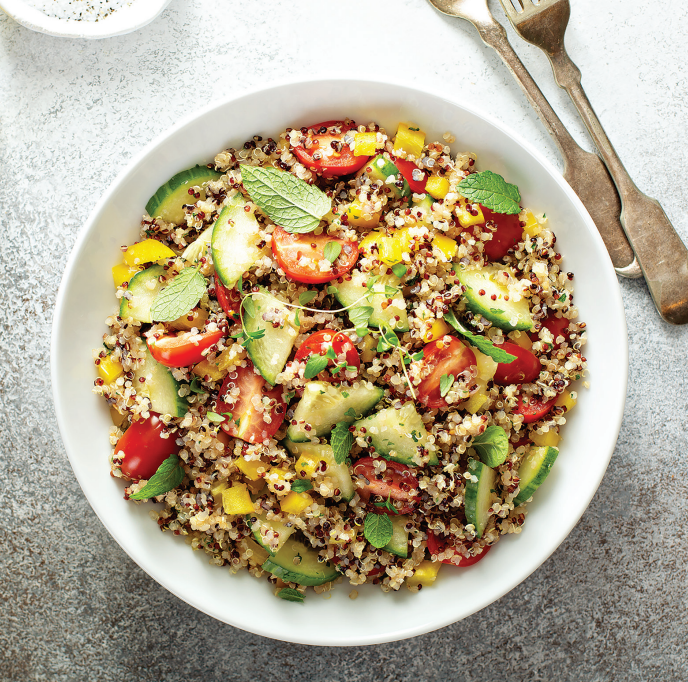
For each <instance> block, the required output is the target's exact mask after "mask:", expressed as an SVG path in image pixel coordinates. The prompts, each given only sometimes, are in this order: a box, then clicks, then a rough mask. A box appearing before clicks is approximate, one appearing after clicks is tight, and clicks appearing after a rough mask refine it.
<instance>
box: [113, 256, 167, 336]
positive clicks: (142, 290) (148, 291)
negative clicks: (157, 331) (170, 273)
mask: <svg viewBox="0 0 688 682" xmlns="http://www.w3.org/2000/svg"><path fill="white" fill-rule="evenodd" d="M164 274H165V269H164V268H163V267H162V265H151V267H149V268H146V269H145V270H142V271H141V272H137V273H136V274H135V275H134V276H133V277H132V278H131V280H129V286H128V287H127V291H128V292H129V293H130V294H131V295H132V298H131V299H127V298H124V296H123V297H122V300H121V302H120V304H119V316H120V317H121V318H122V319H123V320H125V319H127V318H129V317H130V318H132V319H133V320H134V321H135V322H148V323H150V322H152V321H153V318H152V317H151V312H150V309H151V306H152V305H153V301H154V300H155V297H156V296H157V295H158V292H159V291H160V289H162V287H163V284H161V282H160V276H161V275H164Z"/></svg>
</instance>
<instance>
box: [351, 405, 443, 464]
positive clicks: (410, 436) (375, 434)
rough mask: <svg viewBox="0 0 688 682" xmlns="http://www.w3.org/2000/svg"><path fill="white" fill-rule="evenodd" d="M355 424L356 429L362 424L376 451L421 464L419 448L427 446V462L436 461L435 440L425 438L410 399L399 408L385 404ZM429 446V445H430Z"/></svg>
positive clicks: (407, 462)
mask: <svg viewBox="0 0 688 682" xmlns="http://www.w3.org/2000/svg"><path fill="white" fill-rule="evenodd" d="M354 426H355V427H356V430H357V431H358V430H360V429H361V427H364V428H365V430H366V433H365V435H366V436H369V437H370V439H371V444H372V446H373V447H374V448H375V450H376V452H378V453H379V454H381V455H384V456H385V457H389V458H390V459H393V460H394V461H395V462H401V463H402V464H406V465H408V466H412V467H414V466H421V465H422V464H424V462H423V461H422V460H421V455H420V448H421V447H424V448H427V449H428V450H430V453H429V455H430V458H429V460H428V461H427V464H430V465H432V466H434V465H436V464H439V460H438V459H437V453H436V452H435V448H434V444H433V445H431V444H430V443H429V442H428V440H429V437H428V431H427V429H426V428H425V424H424V423H423V420H422V419H421V416H420V415H419V414H418V412H417V411H416V408H415V407H414V405H413V403H411V402H408V403H406V404H405V405H404V406H403V407H402V408H401V409H399V410H397V409H396V408H394V407H387V408H385V409H384V410H380V411H379V412H376V413H375V414H371V415H370V416H369V417H366V418H365V419H360V420H359V421H357V422H356V423H355V424H354ZM431 448H432V449H431Z"/></svg>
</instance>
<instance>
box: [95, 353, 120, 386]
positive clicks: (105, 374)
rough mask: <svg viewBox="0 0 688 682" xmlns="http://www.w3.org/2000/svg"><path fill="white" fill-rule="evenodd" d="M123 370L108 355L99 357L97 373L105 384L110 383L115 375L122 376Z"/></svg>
mask: <svg viewBox="0 0 688 682" xmlns="http://www.w3.org/2000/svg"><path fill="white" fill-rule="evenodd" d="M123 371H124V370H123V369H122V365H121V364H120V363H119V362H117V360H113V359H112V357H111V356H110V355H108V356H107V357H105V358H101V359H100V364H99V365H98V374H99V375H100V378H101V379H102V380H103V381H104V382H105V383H106V384H109V383H112V382H113V381H114V380H115V379H116V378H117V377H119V376H122V372H123Z"/></svg>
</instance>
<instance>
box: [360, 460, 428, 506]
mask: <svg viewBox="0 0 688 682" xmlns="http://www.w3.org/2000/svg"><path fill="white" fill-rule="evenodd" d="M374 461H375V460H374V459H373V458H372V457H361V459H359V460H358V461H357V462H356V464H354V475H356V476H362V477H363V478H364V479H365V485H364V486H363V487H362V488H358V494H359V495H360V496H361V499H362V500H364V501H365V502H367V501H368V500H370V498H371V496H374V495H379V496H380V497H381V498H382V499H383V501H384V500H386V499H387V498H390V499H392V500H397V501H400V502H403V503H404V504H403V505H402V506H401V507H396V506H395V508H396V509H397V513H398V514H410V513H411V512H412V511H413V510H414V509H415V508H416V505H417V504H418V501H419V498H420V491H419V490H418V479H417V478H416V475H415V474H414V472H413V469H412V468H411V467H407V466H406V465H405V464H400V463H399V462H386V464H387V468H386V469H385V471H384V472H383V473H382V474H381V475H382V478H380V479H378V477H377V475H376V474H375V468H374V467H373V462H374Z"/></svg>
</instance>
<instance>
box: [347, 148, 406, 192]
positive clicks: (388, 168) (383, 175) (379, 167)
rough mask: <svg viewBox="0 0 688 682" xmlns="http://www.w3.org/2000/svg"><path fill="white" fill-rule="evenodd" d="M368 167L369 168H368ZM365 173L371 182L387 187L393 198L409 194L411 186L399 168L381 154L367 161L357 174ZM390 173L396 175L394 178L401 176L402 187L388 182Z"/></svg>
mask: <svg viewBox="0 0 688 682" xmlns="http://www.w3.org/2000/svg"><path fill="white" fill-rule="evenodd" d="M368 169H370V170H368ZM364 173H365V174H366V175H367V176H368V177H369V178H370V179H371V180H372V181H373V182H379V183H380V184H381V185H382V186H383V187H388V188H389V189H390V190H391V194H393V195H394V198H395V199H402V198H403V197H408V196H410V195H411V187H410V186H409V184H408V182H407V181H406V180H405V179H404V176H403V175H402V174H401V173H400V171H399V169H398V168H397V167H396V166H395V165H394V163H393V162H392V161H390V160H389V159H387V158H385V156H384V155H383V154H379V155H378V156H376V157H375V158H374V159H373V160H372V161H369V162H368V163H367V164H366V165H365V166H363V168H362V169H361V170H360V171H359V172H358V175H359V176H360V175H363V174H364ZM390 175H394V176H396V179H397V180H399V178H401V179H402V180H403V181H404V186H403V187H397V185H396V183H392V184H388V183H387V178H388V177H389V176H390Z"/></svg>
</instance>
